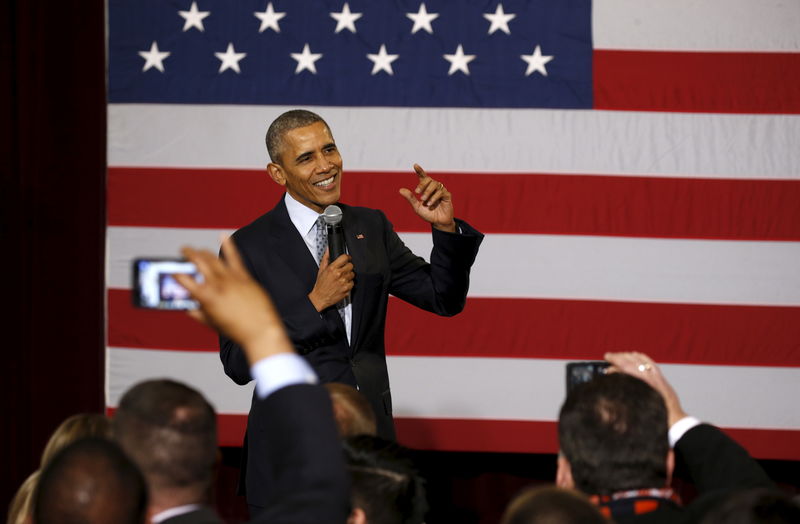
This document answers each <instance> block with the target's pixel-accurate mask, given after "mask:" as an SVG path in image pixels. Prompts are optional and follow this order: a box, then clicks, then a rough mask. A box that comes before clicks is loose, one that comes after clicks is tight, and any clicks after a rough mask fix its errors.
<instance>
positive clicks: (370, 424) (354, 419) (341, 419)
mask: <svg viewBox="0 0 800 524" xmlns="http://www.w3.org/2000/svg"><path fill="white" fill-rule="evenodd" d="M325 389H327V390H328V394H330V396H331V402H333V415H334V416H335V417H336V426H337V427H338V428H339V436H340V437H342V438H345V437H353V436H355V435H375V434H376V433H377V430H376V426H375V412H374V411H372V406H370V405H369V401H368V400H367V397H365V396H364V394H363V393H361V392H360V391H358V390H357V389H356V388H354V387H353V386H350V385H348V384H341V383H339V382H330V383H328V384H325Z"/></svg>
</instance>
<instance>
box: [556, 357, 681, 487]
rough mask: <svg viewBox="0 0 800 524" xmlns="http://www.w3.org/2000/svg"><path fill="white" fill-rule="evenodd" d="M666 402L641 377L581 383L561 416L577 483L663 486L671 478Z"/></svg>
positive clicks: (615, 375)
mask: <svg viewBox="0 0 800 524" xmlns="http://www.w3.org/2000/svg"><path fill="white" fill-rule="evenodd" d="M667 431H668V427H667V408H666V406H665V404H664V399H663V398H662V397H661V395H660V394H659V393H658V392H657V391H656V390H655V389H653V388H652V387H650V386H649V385H647V384H645V383H644V382H642V381H641V380H639V379H637V378H634V377H632V376H630V375H625V374H623V373H612V374H609V375H603V376H600V377H597V378H596V379H594V380H592V381H590V382H587V383H585V384H581V385H579V386H577V387H576V388H575V389H574V390H573V391H572V392H571V393H570V394H569V395H567V399H566V400H565V401H564V405H563V406H562V407H561V412H560V414H559V422H558V438H559V443H560V446H561V452H562V453H563V454H564V456H565V458H566V459H567V460H568V461H569V463H570V467H571V469H572V477H573V479H574V481H575V486H576V487H577V488H578V489H579V490H581V491H583V492H584V493H587V494H590V495H610V494H613V493H615V492H618V491H626V490H632V489H644V488H662V487H664V486H665V484H666V481H667V466H666V461H667V454H668V452H669V441H668V437H667Z"/></svg>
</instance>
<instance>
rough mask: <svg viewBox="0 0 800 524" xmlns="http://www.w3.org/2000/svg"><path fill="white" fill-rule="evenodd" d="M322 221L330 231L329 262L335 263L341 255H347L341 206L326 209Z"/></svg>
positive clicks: (331, 206)
mask: <svg viewBox="0 0 800 524" xmlns="http://www.w3.org/2000/svg"><path fill="white" fill-rule="evenodd" d="M322 219H323V220H324V221H325V224H326V226H327V229H328V249H329V250H330V258H329V260H330V261H331V262H333V261H334V260H336V259H337V258H339V256H340V255H343V254H345V253H347V249H346V246H345V242H344V229H343V228H342V210H341V209H340V208H339V206H334V205H330V206H328V207H326V208H325V212H324V213H323V214H322Z"/></svg>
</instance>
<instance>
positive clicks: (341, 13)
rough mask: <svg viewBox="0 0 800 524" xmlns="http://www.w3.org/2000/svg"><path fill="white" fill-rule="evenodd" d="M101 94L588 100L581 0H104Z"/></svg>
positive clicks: (523, 103) (131, 97) (383, 101)
mask: <svg viewBox="0 0 800 524" xmlns="http://www.w3.org/2000/svg"><path fill="white" fill-rule="evenodd" d="M108 13H109V101H110V102H112V103H211V104H275V105H326V106H332V105H342V106H410V107H414V106H416V107H547V108H591V107H592V36H591V2H590V1H589V0H563V1H559V2H546V1H541V0H540V1H520V0H516V1H514V0H511V1H505V2H495V1H489V2H486V1H465V0H459V1H456V0H447V1H444V0H442V1H436V0H433V1H426V2H419V1H416V0H415V1H393V2H389V1H367V0H354V1H349V2H342V1H339V0H336V1H326V0H314V1H311V0H309V1H302V2H300V1H287V0H275V1H272V2H267V1H264V0H251V1H238V2H230V1H227V0H197V1H190V0H173V1H168V2H166V1H163V0H135V1H133V0H109V8H108Z"/></svg>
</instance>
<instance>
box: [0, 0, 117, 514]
mask: <svg viewBox="0 0 800 524" xmlns="http://www.w3.org/2000/svg"><path fill="white" fill-rule="evenodd" d="M104 11H105V2H103V1H102V0H72V1H60V2H38V1H35V0H28V1H26V0H5V1H4V2H2V7H0V44H1V45H2V57H0V67H2V68H3V75H2V82H1V87H0V104H2V111H0V120H2V137H0V138H1V139H0V143H1V144H2V146H0V147H2V150H1V152H0V162H1V163H2V164H0V165H2V178H3V183H2V190H1V191H0V217H1V218H2V222H0V233H1V234H0V239H2V248H3V252H2V272H0V279H2V286H0V289H2V294H0V297H2V301H3V307H2V311H3V312H4V313H3V314H2V318H3V333H4V336H5V342H4V343H3V344H2V346H0V358H1V359H2V365H0V368H1V369H2V381H1V382H2V388H3V393H2V398H3V403H4V409H3V412H2V415H0V416H2V418H3V421H4V422H3V428H4V429H3V431H2V434H3V437H4V442H3V444H2V450H3V458H2V463H3V471H4V474H3V475H0V479H1V480H0V481H2V496H1V497H0V500H2V503H3V504H2V507H3V510H4V511H5V508H7V507H8V502H9V501H10V499H11V497H12V496H13V494H14V492H15V491H16V489H17V487H18V486H19V484H20V483H21V482H22V480H23V479H24V478H25V477H26V476H27V475H28V474H29V473H30V472H32V471H33V470H34V469H36V468H37V467H38V462H39V456H40V453H41V451H42V449H43V447H44V444H45V443H46V441H47V438H48V437H49V435H50V433H51V432H52V431H53V429H55V427H56V426H57V425H58V424H59V423H60V422H61V421H62V420H63V419H64V418H66V417H67V416H69V415H71V414H73V413H77V412H82V411H93V412H100V411H101V410H102V409H103V406H104V399H103V369H104V345H105V344H104V338H105V335H104V331H103V330H104V322H103V314H104V313H103V303H104V301H103V278H104V277H103V271H104V269H103V267H104V251H105V250H104V243H105V158H106V137H105V130H106V98H105V97H106V95H105V14H104ZM3 518H5V515H4V516H3Z"/></svg>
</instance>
